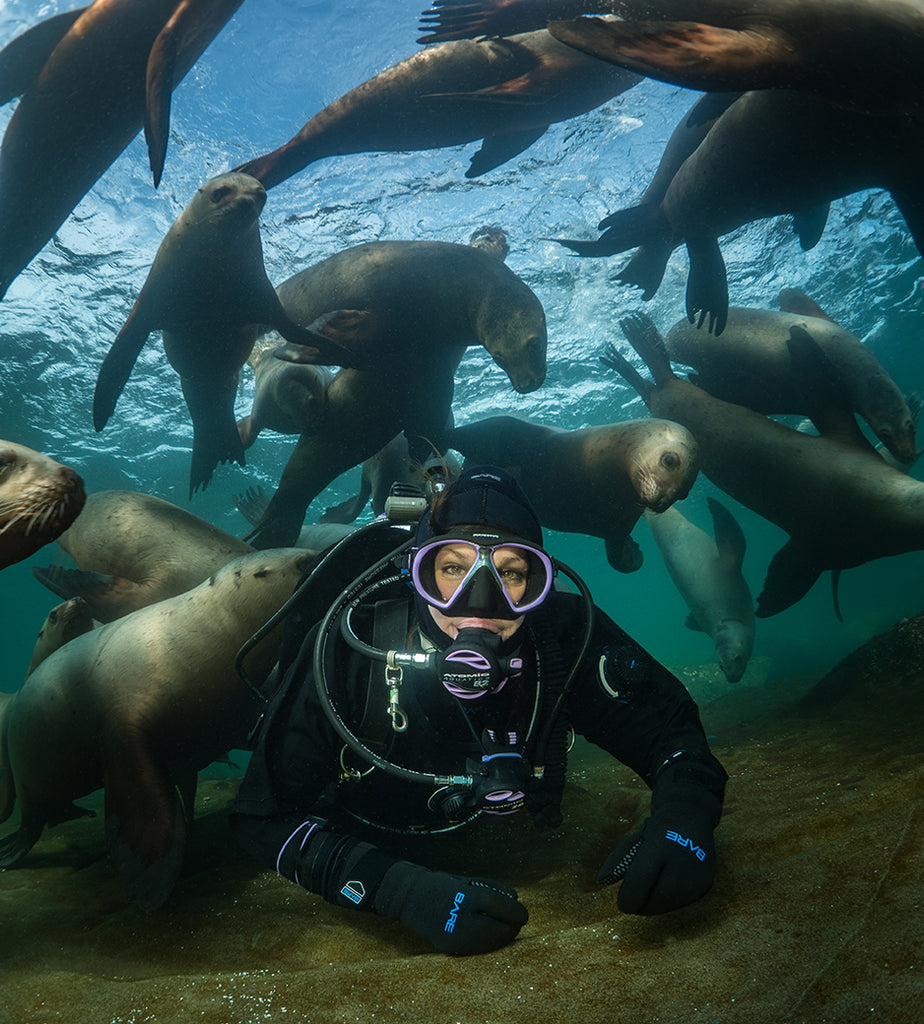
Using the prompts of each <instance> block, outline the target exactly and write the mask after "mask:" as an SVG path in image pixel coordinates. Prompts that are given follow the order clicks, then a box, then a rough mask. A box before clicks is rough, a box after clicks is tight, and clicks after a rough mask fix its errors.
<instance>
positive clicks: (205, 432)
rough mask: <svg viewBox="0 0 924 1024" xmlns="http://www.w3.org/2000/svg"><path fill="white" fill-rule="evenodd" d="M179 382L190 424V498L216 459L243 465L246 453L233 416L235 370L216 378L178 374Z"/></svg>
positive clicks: (208, 475)
mask: <svg viewBox="0 0 924 1024" xmlns="http://www.w3.org/2000/svg"><path fill="white" fill-rule="evenodd" d="M180 384H181V386H182V388H183V397H184V398H185V399H186V407H187V408H188V409H189V415H190V418H191V419H192V425H193V445H192V460H191V462H190V469H189V496H190V498H191V497H192V496H193V495H194V494H195V493H196V491H197V490H199V488H200V487H201V488H202V489H203V490H205V488H206V487H208V485H209V481H210V480H211V479H212V473H213V472H214V470H215V467H216V466H218V465H219V463H222V462H236V463H237V464H238V465H240V466H244V465H246V457H245V455H244V446H243V444H242V443H241V435H240V434H239V433H238V429H237V423H236V422H235V419H234V398H235V395H236V392H237V374H236V373H234V374H230V375H229V376H228V377H227V379H224V380H220V381H215V380H213V381H207V380H202V379H201V378H198V377H195V378H193V377H181V378H180Z"/></svg>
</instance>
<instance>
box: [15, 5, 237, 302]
mask: <svg viewBox="0 0 924 1024" xmlns="http://www.w3.org/2000/svg"><path fill="white" fill-rule="evenodd" d="M240 5H241V0H95V2H94V3H91V4H90V5H89V6H88V7H81V8H77V9H76V10H73V11H67V12H65V13H63V14H59V15H56V16H55V17H52V18H49V19H47V20H46V21H43V22H40V23H39V24H38V25H35V26H34V27H33V28H31V29H29V30H28V31H26V32H24V33H23V34H22V35H21V36H18V37H17V38H16V39H14V40H13V41H12V42H11V43H9V44H8V45H7V46H6V48H5V49H4V50H3V51H2V52H0V102H2V103H6V102H8V101H9V100H11V99H12V98H13V97H14V96H21V99H20V101H19V105H18V106H17V108H16V110H15V112H14V113H13V116H12V117H11V118H10V121H9V124H8V125H7V128H6V133H5V134H4V137H3V145H2V148H0V298H2V297H3V295H4V293H5V292H6V290H7V288H8V287H9V286H10V283H11V282H12V281H13V279H14V278H15V277H16V276H17V275H18V274H19V273H20V271H21V270H22V269H23V268H24V267H25V266H26V265H27V264H28V263H29V262H30V260H31V259H32V258H33V256H35V254H36V253H37V252H38V251H39V250H40V249H41V248H42V246H44V245H45V243H46V242H47V241H48V240H49V239H50V238H51V237H52V235H53V234H54V233H55V231H57V229H58V228H59V227H60V226H61V224H63V223H64V221H65V219H66V218H67V215H68V214H69V213H70V212H71V211H72V210H73V209H74V207H75V206H76V205H77V203H78V202H79V201H80V200H81V199H82V198H83V196H84V195H86V193H87V192H88V191H89V190H90V188H91V187H92V186H93V184H94V182H96V180H97V179H98V178H99V177H100V176H101V175H102V174H103V172H104V171H105V170H106V169H107V168H108V167H109V165H110V164H111V163H112V162H113V160H115V158H116V157H117V156H118V155H119V153H121V152H122V150H123V149H124V148H125V147H126V146H127V145H128V143H129V142H130V141H131V140H132V138H134V136H135V135H136V134H137V133H138V131H139V130H140V129H141V127H142V125H143V126H144V128H145V134H146V137H147V140H148V151H149V157H150V162H151V170H152V171H153V174H154V184H155V187H156V185H157V184H158V182H159V181H160V175H161V172H162V170H163V164H164V157H165V153H166V148H167V138H168V134H169V126H170V99H171V93H172V90H173V89H174V88H175V86H176V85H178V84H179V82H180V81H181V80H182V78H183V76H184V75H185V74H186V73H187V72H188V71H189V69H190V68H191V67H192V66H193V64H195V62H196V61H197V60H198V59H199V57H200V56H201V54H202V52H203V51H204V50H205V48H206V47H207V46H208V45H209V43H210V42H211V41H212V39H213V38H214V37H215V36H216V35H217V34H218V32H220V31H221V29H222V27H223V26H224V24H225V23H226V22H227V21H228V19H229V18H230V17H231V15H232V14H234V12H235V11H236V10H237V8H238V7H240Z"/></svg>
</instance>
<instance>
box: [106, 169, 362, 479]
mask: <svg viewBox="0 0 924 1024" xmlns="http://www.w3.org/2000/svg"><path fill="white" fill-rule="evenodd" d="M265 202H266V191H265V189H264V188H263V186H262V185H261V184H260V182H258V181H257V180H256V179H255V178H252V177H250V176H249V175H246V174H237V173H233V172H232V173H230V174H220V175H218V176H217V177H214V178H211V179H210V180H209V181H207V182H206V183H205V184H204V185H203V186H202V187H201V188H200V189H199V190H198V191H197V192H196V194H195V196H193V198H192V200H191V202H190V203H189V205H188V206H187V207H186V209H185V210H184V211H183V212H182V213H181V214H180V216H179V217H178V218H177V219H176V221H175V222H174V224H173V226H172V227H171V228H170V230H169V231H168V232H167V234H166V236H165V237H164V240H163V241H162V242H161V244H160V247H159V248H158V250H157V255H156V256H155V257H154V263H153V264H152V266H151V270H150V271H149V273H148V277H147V280H146V281H145V283H144V286H143V287H142V289H141V292H140V293H139V295H138V298H137V299H136V300H135V304H134V306H133V307H132V311H131V313H130V314H129V317H128V319H127V320H126V322H125V325H124V326H123V327H122V330H121V331H119V334H118V336H117V337H116V339H115V341H114V342H113V344H112V347H111V348H110V350H109V353H108V355H107V356H106V358H105V359H104V360H103V364H102V366H101V367H100V371H99V377H98V379H97V382H96V391H95V393H94V395H93V425H94V426H95V427H96V429H97V430H102V429H103V427H104V426H105V425H106V422H107V421H108V419H109V417H110V416H111V415H112V412H113V410H114V409H115V405H116V402H117V401H118V398H119V395H120V394H121V393H122V389H123V388H124V386H125V384H126V382H127V380H128V378H129V375H130V374H131V372H132V367H133V366H134V365H135V360H136V359H137V358H138V354H139V353H140V352H141V348H142V346H143V345H144V343H145V341H146V340H147V337H148V335H149V334H150V333H151V331H153V330H156V329H158V328H160V329H161V330H162V331H163V341H164V352H165V353H166V355H167V359H168V360H169V361H170V365H171V366H172V367H173V368H174V369H175V370H176V371H177V373H178V374H179V375H180V382H181V384H182V387H183V396H184V397H185V399H186V404H187V406H188V407H189V413H190V416H191V418H192V422H193V432H194V434H193V451H192V465H191V467H190V474H189V493H190V497H191V496H192V494H193V493H194V492H195V491H196V490H198V488H199V487H205V486H207V485H208V482H209V480H210V479H211V477H212V471H213V470H214V468H215V467H216V466H217V465H218V463H220V462H229V461H235V462H238V463H240V464H241V465H244V461H245V460H244V448H243V445H242V444H241V439H240V436H239V434H238V430H237V426H236V424H235V420H234V398H235V395H236V392H237V383H238V373H239V371H240V368H241V367H242V366H243V364H244V361H245V360H246V359H247V357H248V355H249V354H250V351H251V348H252V347H253V343H254V339H255V337H256V334H257V330H258V325H267V326H269V327H273V328H275V329H276V330H277V331H279V333H280V334H282V335H283V336H284V337H285V338H287V339H288V340H290V341H293V342H297V343H299V344H301V345H307V346H312V347H313V348H312V351H313V353H314V355H315V356H317V357H318V358H317V360H316V361H317V362H322V363H328V362H329V363H336V362H344V363H345V364H346V365H353V363H352V358H351V357H350V356H349V354H347V353H344V351H343V350H342V349H341V348H340V347H339V346H337V345H335V344H333V343H331V342H329V341H328V340H327V339H325V338H322V337H321V336H320V335H317V334H315V333H314V332H312V331H310V330H307V329H306V328H302V327H299V326H298V325H297V324H295V323H293V321H292V320H291V319H290V318H289V316H288V315H287V314H286V312H285V310H284V309H283V308H282V305H281V304H280V302H279V299H278V297H277V295H276V292H275V290H274V289H273V286H272V284H271V283H270V280H269V278H268V277H267V276H266V270H265V268H264V266H263V245H262V242H261V240H260V226H259V223H258V218H259V216H260V212H261V210H262V209H263V205H264V203H265Z"/></svg>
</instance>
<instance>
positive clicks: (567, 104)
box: [238, 31, 640, 188]
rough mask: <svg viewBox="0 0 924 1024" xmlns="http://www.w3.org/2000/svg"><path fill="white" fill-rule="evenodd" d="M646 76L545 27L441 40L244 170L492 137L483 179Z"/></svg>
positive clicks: (481, 156) (281, 173)
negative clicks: (505, 35) (560, 124)
mask: <svg viewBox="0 0 924 1024" xmlns="http://www.w3.org/2000/svg"><path fill="white" fill-rule="evenodd" d="M638 81H640V76H638V75H635V74H634V73H633V72H631V71H625V70H624V69H622V68H619V69H617V68H616V67H615V65H613V64H607V63H606V62H604V61H598V60H595V59H594V58H593V57H587V56H585V55H584V54H583V53H580V51H578V50H575V49H574V48H573V47H570V46H565V45H564V44H563V43H559V42H558V41H557V40H555V39H553V38H552V37H551V36H550V35H549V33H548V32H545V31H541V32H528V33H525V34H523V35H517V36H512V37H511V38H509V39H478V40H469V39H466V40H462V41H459V42H452V43H441V44H440V45H439V46H432V47H429V48H428V49H426V50H422V51H420V52H418V53H415V54H413V55H412V56H410V57H407V58H405V59H404V60H402V61H400V62H399V63H397V64H395V65H393V66H392V67H390V68H386V69H385V70H384V71H382V72H380V73H379V74H377V75H375V76H374V77H373V78H370V79H369V80H368V81H366V82H363V84H362V85H359V86H357V87H356V88H355V89H351V90H350V91H349V92H348V93H346V94H344V95H343V96H341V97H340V98H339V99H337V100H334V102H333V103H329V104H328V105H327V106H326V107H325V108H324V109H323V110H321V111H320V112H319V113H317V114H315V115H314V117H312V118H311V120H310V121H308V123H307V124H306V125H305V126H304V127H303V128H302V129H301V130H300V131H299V132H298V134H297V135H295V136H293V138H291V139H290V140H289V141H288V142H287V143H285V145H283V146H280V147H279V148H278V149H276V150H274V151H273V152H271V153H266V154H264V155H263V156H259V157H256V158H255V159H254V160H250V161H248V162H247V163H246V164H242V165H241V166H240V167H239V168H238V170H241V171H244V172H245V173H246V174H252V175H253V176H254V177H255V178H259V179H260V181H262V182H263V184H264V186H265V187H266V188H272V187H273V186H274V185H278V184H279V183H280V182H282V181H285V180H286V178H289V177H291V176H292V175H293V174H296V173H297V172H298V171H301V170H302V169H303V168H305V167H307V166H308V164H310V163H313V162H314V161H315V160H321V159H323V158H324V157H328V156H336V155H341V154H346V153H372V152H391V153H394V152H406V151H410V150H422V149H440V148H442V147H445V146H459V145H462V144H464V143H466V142H473V141H474V140H476V139H483V140H484V141H483V142H482V146H481V149H480V150H478V152H477V153H476V154H475V155H474V156H473V157H472V161H471V166H470V167H469V169H468V170H467V171H466V172H465V176H466V178H474V177H477V176H478V175H480V174H484V173H485V172H486V171H490V170H493V169H494V168H495V167H497V166H499V165H500V164H502V163H504V162H505V161H507V160H509V159H510V158H511V157H514V156H516V155H517V153H520V152H522V151H523V150H524V149H526V148H527V147H528V146H530V145H532V143H534V142H535V141H536V140H537V139H538V138H540V137H541V136H542V135H543V133H544V132H545V130H546V129H547V128H548V127H549V125H550V124H553V123H554V122H557V121H565V120H567V119H568V118H572V117H576V116H577V115H579V114H583V113H585V112H586V111H588V110H592V109H593V108H594V107H597V106H599V105H600V104H601V103H605V102H606V101H607V100H609V99H612V98H613V97H614V96H617V95H618V94H619V93H621V92H624V91H625V90H626V89H628V88H630V87H631V86H633V85H635V83H636V82H638Z"/></svg>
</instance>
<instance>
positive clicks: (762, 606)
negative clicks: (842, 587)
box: [756, 540, 821, 619]
mask: <svg viewBox="0 0 924 1024" xmlns="http://www.w3.org/2000/svg"><path fill="white" fill-rule="evenodd" d="M820 574H821V569H819V568H818V567H817V566H815V565H813V564H812V563H811V562H810V561H809V560H808V559H807V558H806V549H805V547H804V546H803V545H797V544H796V543H795V542H794V541H792V540H790V541H789V542H788V543H787V544H785V545H784V546H783V547H782V548H780V550H779V551H777V553H776V554H775V555H774V556H773V560H772V561H771V562H770V567H769V568H768V569H767V577H766V579H765V580H764V589H763V590H762V591H761V592H760V596H759V597H758V598H757V611H756V615H757V617H758V618H759V619H766V618H768V617H769V616H771V615H778V614H779V613H780V612H782V611H785V610H786V609H787V608H789V607H790V606H791V605H794V604H795V603H796V602H797V601H800V600H801V599H802V598H803V597H805V595H806V594H807V593H808V592H809V590H811V589H812V586H813V585H814V583H815V581H816V580H817V579H818V577H819V575H820Z"/></svg>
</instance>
